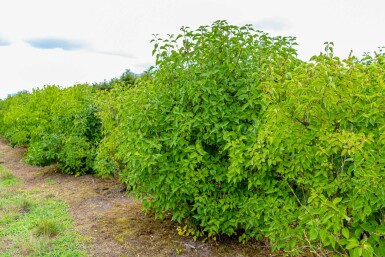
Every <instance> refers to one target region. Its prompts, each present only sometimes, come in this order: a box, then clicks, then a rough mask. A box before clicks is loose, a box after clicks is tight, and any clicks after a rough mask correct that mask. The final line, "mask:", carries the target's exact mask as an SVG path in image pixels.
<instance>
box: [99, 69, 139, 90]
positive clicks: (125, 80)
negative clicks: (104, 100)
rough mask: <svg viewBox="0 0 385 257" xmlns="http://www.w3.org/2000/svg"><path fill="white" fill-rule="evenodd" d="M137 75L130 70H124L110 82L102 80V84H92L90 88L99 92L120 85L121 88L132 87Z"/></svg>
mask: <svg viewBox="0 0 385 257" xmlns="http://www.w3.org/2000/svg"><path fill="white" fill-rule="evenodd" d="M137 78H138V75H137V74H135V73H133V72H131V71H130V70H126V71H125V72H123V74H122V75H120V77H118V78H113V79H110V80H108V81H107V80H104V81H103V82H99V83H94V84H93V85H92V86H93V87H95V88H97V89H99V90H111V89H112V88H113V87H114V85H117V84H119V85H122V86H130V85H134V84H135V81H136V79H137Z"/></svg>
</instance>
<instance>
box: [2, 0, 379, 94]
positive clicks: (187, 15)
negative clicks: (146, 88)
mask: <svg viewBox="0 0 385 257" xmlns="http://www.w3.org/2000/svg"><path fill="white" fill-rule="evenodd" d="M384 10H385V1H380V0H378V1H377V0H365V1H363V0H360V1H358V0H345V1H342V0H291V1H288V0H270V1H266V0H263V1H257V0H254V1H252V0H236V1H230V0H206V1H204V0H195V1H194V0H189V1H188V0H136V1H131V0H76V1H75V0H65V1H64V0H33V1H32V0H0V98H4V97H5V96H7V95H8V94H10V93H15V92H18V91H20V90H30V89H31V88H34V87H41V86H43V85H46V84H56V85H60V86H70V85H73V84H75V83H84V82H89V83H92V82H95V81H103V80H104V79H110V78H112V77H116V76H119V75H120V74H121V73H123V72H124V71H125V70H126V69H130V70H131V71H133V72H136V73H140V72H143V71H144V70H146V69H147V68H149V67H150V66H151V65H152V64H153V61H154V58H153V57H152V56H151V50H152V45H151V43H150V40H151V39H152V34H161V35H165V34H175V33H178V32H179V29H180V27H181V26H189V27H191V28H197V27H198V26H200V25H210V24H212V23H213V22H214V21H215V20H218V19H221V20H228V21H229V22H230V23H231V24H234V25H244V24H254V25H255V27H256V28H258V29H260V30H263V31H265V32H268V33H270V34H271V35H282V36H295V37H297V42H298V44H299V46H298V47H297V49H298V52H299V57H300V58H302V59H303V60H308V59H309V58H310V57H311V56H312V55H314V54H318V53H319V52H320V51H322V50H323V43H324V42H326V41H333V42H334V43H335V52H336V54H337V55H338V56H340V57H346V56H347V55H348V54H349V52H350V50H353V52H354V53H355V55H357V56H361V55H362V53H363V52H368V51H375V50H376V49H377V47H381V46H385V33H384V32H383V31H384V27H385V15H384Z"/></svg>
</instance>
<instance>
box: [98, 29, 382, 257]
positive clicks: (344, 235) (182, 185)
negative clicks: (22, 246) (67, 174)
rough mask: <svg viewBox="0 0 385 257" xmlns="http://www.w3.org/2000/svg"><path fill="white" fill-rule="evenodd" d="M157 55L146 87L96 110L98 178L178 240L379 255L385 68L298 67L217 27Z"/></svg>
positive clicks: (274, 49)
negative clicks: (230, 239) (133, 199)
mask: <svg viewBox="0 0 385 257" xmlns="http://www.w3.org/2000/svg"><path fill="white" fill-rule="evenodd" d="M154 44H155V49H154V52H153V53H154V54H155V55H156V64H157V66H156V67H155V68H154V69H153V73H152V76H153V79H151V80H144V81H143V84H144V85H143V86H141V87H134V88H131V89H129V90H126V91H125V90H122V91H119V89H115V91H112V94H111V95H109V97H110V98H108V97H106V98H104V101H105V102H104V103H103V104H102V105H103V107H102V108H101V109H102V110H103V111H102V113H101V115H102V117H101V119H102V121H103V128H104V132H103V133H104V136H105V137H104V138H103V143H101V144H100V146H99V150H98V154H99V155H98V158H99V160H98V161H97V165H96V166H97V167H98V168H99V169H100V170H101V172H102V173H103V174H116V173H119V176H120V179H121V180H122V181H123V182H124V183H126V184H127V185H128V186H129V187H130V188H132V189H133V191H134V192H135V193H136V195H137V196H140V197H143V202H144V205H145V207H146V208H148V209H152V210H154V211H155V213H156V214H157V217H162V216H163V215H164V214H167V213H171V214H172V218H173V219H174V220H177V221H180V222H182V221H184V222H187V224H188V226H187V227H185V228H184V229H182V230H183V231H182V232H183V233H193V234H195V235H202V232H204V233H207V234H208V235H209V236H215V235H217V234H226V235H238V236H239V238H240V240H247V239H249V238H256V239H261V238H265V237H267V238H269V240H270V243H271V245H272V247H273V249H284V250H286V251H288V252H291V253H293V254H295V253H297V252H298V251H300V250H301V249H304V248H309V249H310V251H318V250H320V249H322V248H324V249H325V248H326V249H328V250H332V251H336V252H339V253H341V254H350V255H352V256H361V255H362V256H373V255H375V254H376V255H378V256H383V255H384V252H383V249H385V247H384V239H383V236H385V234H384V233H385V232H384V231H385V230H384V228H385V227H384V224H383V222H384V220H383V217H384V207H385V202H384V201H383V199H385V196H384V191H383V185H384V184H383V180H384V173H383V169H384V158H383V156H384V152H383V149H384V146H383V141H384V140H383V130H384V127H385V126H384V121H385V120H384V115H383V113H384V110H383V108H385V107H384V106H385V105H384V102H383V99H385V98H384V97H385V95H384V92H385V90H384V76H383V74H384V67H385V66H384V63H385V61H384V57H383V55H381V54H377V55H375V56H374V57H370V56H368V57H365V58H364V59H362V60H359V59H357V58H355V57H353V56H351V57H349V58H348V59H346V60H340V59H339V58H338V57H335V56H334V55H333V45H332V44H331V43H328V44H326V49H325V53H322V54H320V55H319V56H314V57H313V58H312V59H311V60H310V61H309V62H302V61H300V60H298V59H297V58H296V52H295V50H294V49H293V46H294V45H295V44H296V43H295V41H294V39H293V38H285V37H275V38H274V37H270V36H268V35H267V34H265V33H262V32H259V31H254V30H253V29H252V28H251V27H249V26H244V27H236V26H231V25H228V24H227V23H226V22H223V21H218V22H216V23H214V24H213V25H212V26H211V27H200V28H199V29H197V30H195V31H191V30H189V29H188V28H182V34H181V35H178V36H170V38H167V39H160V38H156V39H155V41H154ZM99 104H100V102H99ZM109 104H111V105H109ZM111 106H113V107H112V108H111ZM106 110H109V111H107V112H106ZM103 115H104V116H103ZM109 171H110V172H111V173H109Z"/></svg>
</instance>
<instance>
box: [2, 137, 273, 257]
mask: <svg viewBox="0 0 385 257" xmlns="http://www.w3.org/2000/svg"><path fill="white" fill-rule="evenodd" d="M0 152H1V153H2V155H1V156H0V163H2V165H3V166H5V167H6V168H7V169H8V170H9V171H11V172H12V173H13V174H14V175H16V176H17V177H19V178H21V179H23V180H25V183H24V185H23V187H24V189H26V190H33V189H36V188H38V189H39V190H42V191H44V192H45V193H46V194H47V195H49V194H52V195H54V196H57V197H59V198H61V199H63V200H64V201H65V202H66V203H67V204H68V206H69V209H70V214H71V215H72V216H73V218H74V220H75V229H76V230H77V231H78V232H79V233H80V234H81V235H82V237H83V238H84V242H85V248H86V250H87V251H88V254H89V256H97V257H101V256H108V257H123V256H130V257H131V256H153V257H158V256H159V257H160V256H210V257H215V256H234V257H235V256H239V257H241V256H280V254H278V253H275V254H271V253H270V248H269V246H268V245H267V244H264V243H262V242H261V243H258V242H249V243H247V244H240V243H238V241H237V240H236V239H230V238H223V239H220V240H219V241H206V242H202V240H201V241H199V240H198V241H194V240H193V239H192V238H190V237H183V236H180V235H178V232H177V227H178V224H177V223H174V222H172V221H168V220H163V221H162V220H156V219H154V217H153V216H152V215H150V214H146V213H145V212H144V211H143V210H142V208H141V204H140V200H135V199H134V198H133V197H132V196H130V195H129V194H128V193H127V192H124V190H123V189H124V187H123V186H122V185H121V184H120V183H119V182H118V181H116V180H114V179H101V178H98V177H95V176H92V175H85V176H81V177H75V176H71V175H65V174H62V173H60V172H58V170H57V169H56V168H55V166H49V167H33V166H29V165H27V164H25V163H24V162H23V160H22V158H23V154H24V152H25V149H24V148H21V147H15V148H11V147H9V146H8V144H7V142H6V141H5V140H3V139H0Z"/></svg>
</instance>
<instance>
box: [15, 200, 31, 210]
mask: <svg viewBox="0 0 385 257" xmlns="http://www.w3.org/2000/svg"><path fill="white" fill-rule="evenodd" d="M32 205H33V204H32V202H31V201H29V200H28V199H23V200H21V201H20V202H19V203H18V209H19V212H20V213H27V212H29V211H30V210H31V208H32Z"/></svg>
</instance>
